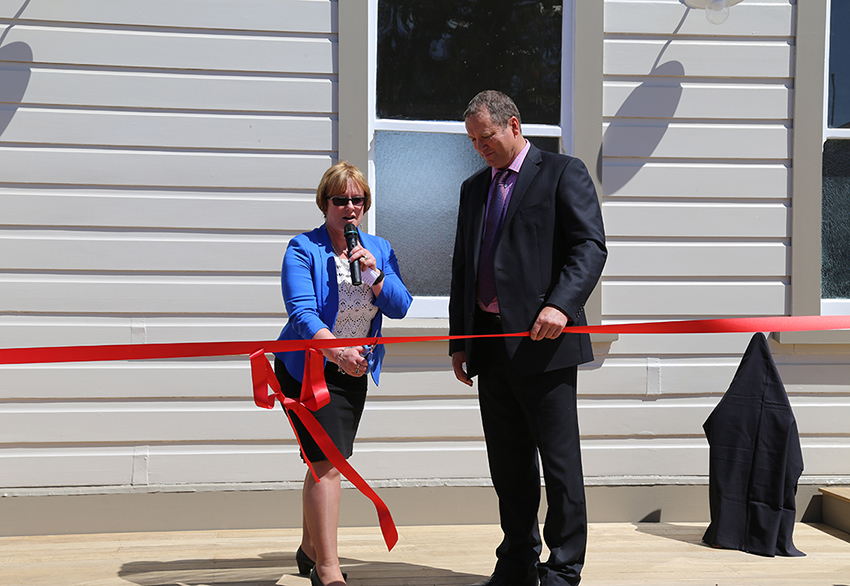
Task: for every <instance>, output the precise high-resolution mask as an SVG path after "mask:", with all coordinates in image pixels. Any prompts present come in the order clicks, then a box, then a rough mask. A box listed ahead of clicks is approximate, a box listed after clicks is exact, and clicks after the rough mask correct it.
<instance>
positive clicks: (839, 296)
mask: <svg viewBox="0 0 850 586" xmlns="http://www.w3.org/2000/svg"><path fill="white" fill-rule="evenodd" d="M827 23H828V27H827V37H826V57H827V64H826V67H825V72H826V83H825V86H826V87H825V91H824V94H825V97H826V107H825V108H824V147H823V166H822V170H823V172H822V177H823V178H822V185H823V187H822V197H823V200H822V208H821V210H822V211H821V218H822V219H821V313H824V314H841V315H845V314H850V60H848V59H847V55H848V54H850V38H848V37H847V27H848V26H850V3H848V2H847V1H846V0H831V2H830V3H829V6H828V11H827Z"/></svg>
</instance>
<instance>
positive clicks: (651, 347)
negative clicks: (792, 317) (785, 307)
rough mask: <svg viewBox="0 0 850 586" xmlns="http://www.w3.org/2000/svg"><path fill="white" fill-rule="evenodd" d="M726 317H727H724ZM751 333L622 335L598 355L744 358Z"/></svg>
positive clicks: (696, 316) (699, 316) (651, 318)
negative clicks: (730, 355)
mask: <svg viewBox="0 0 850 586" xmlns="http://www.w3.org/2000/svg"><path fill="white" fill-rule="evenodd" d="M690 317H692V318H693V319H710V318H714V317H718V316H716V315H709V314H706V315H694V316H690ZM722 317H726V316H722ZM669 319H678V318H677V317H672V316H671V317H666V318H665V317H664V316H660V317H656V318H653V317H650V316H640V317H632V318H624V319H619V320H613V319H606V320H605V323H633V322H640V321H667V320H669ZM751 337H752V334H750V333H744V334H621V335H619V336H618V337H617V340H616V341H614V342H612V343H611V344H610V346H608V347H603V349H600V350H598V351H597V352H598V353H599V354H602V352H603V351H604V355H605V356H606V357H607V356H614V357H632V356H654V357H659V356H660V357H666V356H677V357H678V356H687V355H692V354H696V355H702V356H706V357H717V356H728V355H729V354H730V353H735V354H737V355H738V356H739V357H740V356H741V355H743V353H744V351H745V350H746V349H747V344H749V342H750V338H751Z"/></svg>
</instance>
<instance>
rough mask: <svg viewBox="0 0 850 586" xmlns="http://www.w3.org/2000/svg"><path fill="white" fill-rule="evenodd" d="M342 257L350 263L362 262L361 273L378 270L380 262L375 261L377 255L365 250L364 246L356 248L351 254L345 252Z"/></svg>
mask: <svg viewBox="0 0 850 586" xmlns="http://www.w3.org/2000/svg"><path fill="white" fill-rule="evenodd" d="M340 256H341V257H342V259H343V260H347V261H348V262H353V261H355V260H356V261H360V270H361V272H362V271H365V270H369V269H374V270H378V262H377V261H376V260H375V255H374V254H372V253H371V252H369V251H368V250H366V249H365V248H363V245H362V244H358V245H357V246H355V247H354V248H353V249H352V251H351V252H350V253H349V252H348V251H347V250H344V251H343V252H342V254H341V255H340Z"/></svg>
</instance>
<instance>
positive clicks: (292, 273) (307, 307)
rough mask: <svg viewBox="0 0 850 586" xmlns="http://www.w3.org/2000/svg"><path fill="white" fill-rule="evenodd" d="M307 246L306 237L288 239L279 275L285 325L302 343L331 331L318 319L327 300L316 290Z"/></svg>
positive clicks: (313, 256) (314, 269)
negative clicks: (320, 333) (290, 328)
mask: <svg viewBox="0 0 850 586" xmlns="http://www.w3.org/2000/svg"><path fill="white" fill-rule="evenodd" d="M310 245H311V243H310V241H309V240H307V239H306V238H302V237H296V238H293V239H292V240H290V241H289V246H287V248H286V253H285V254H284V255H283V268H282V269H281V272H280V281H281V288H282V290H283V302H284V305H285V306H286V313H287V315H288V316H289V323H290V324H291V325H292V327H293V328H294V329H295V331H296V332H297V334H298V335H299V336H300V337H301V338H302V339H304V340H312V339H313V337H314V336H315V335H316V332H318V331H319V330H321V329H322V328H328V329H331V328H332V325H328V324H326V323H325V322H324V321H323V320H322V308H323V307H324V305H325V302H326V301H327V300H326V299H323V298H322V296H320V295H319V294H318V293H317V291H316V285H315V283H316V282H317V279H315V276H316V275H315V273H316V271H317V269H318V267H316V266H314V264H315V262H316V261H317V259H316V254H315V252H314V251H312V250H311V246H310Z"/></svg>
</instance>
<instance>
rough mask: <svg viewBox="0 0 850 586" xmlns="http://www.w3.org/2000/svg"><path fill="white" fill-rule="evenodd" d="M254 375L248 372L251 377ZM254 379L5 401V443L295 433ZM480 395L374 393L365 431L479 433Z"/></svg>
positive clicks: (370, 434)
mask: <svg viewBox="0 0 850 586" xmlns="http://www.w3.org/2000/svg"><path fill="white" fill-rule="evenodd" d="M246 378H248V377H246ZM249 382H250V381H249V380H247V381H246V384H245V385H244V386H243V388H244V390H245V393H244V398H243V399H241V400H233V401H228V400H222V401H185V400H182V401H155V402H133V401H122V402H97V403H89V402H85V403H78V402H73V401H69V402H56V403H49V404H44V405H38V404H14V403H12V404H9V403H6V404H3V405H0V444H15V443H24V442H33V438H32V433H31V430H32V429H40V430H41V432H40V434H39V438H38V441H37V443H105V444H114V443H142V444H144V443H148V442H152V443H156V442H205V441H206V442H217V441H223V442H224V441H279V440H287V441H294V439H295V436H294V435H293V433H292V430H291V429H290V428H289V425H288V423H287V420H286V417H285V416H284V415H283V412H282V411H281V410H280V408H277V409H275V410H273V411H270V410H266V409H261V408H259V407H257V406H255V405H254V401H253V398H252V396H251V394H250V384H249ZM482 433H483V432H482V431H481V419H480V417H479V415H478V401H477V400H476V399H474V398H461V399H453V400H434V399H412V398H408V399H405V400H403V401H393V400H377V401H369V402H368V403H367V406H366V411H365V412H364V415H363V420H362V421H361V424H360V428H359V430H358V437H360V438H363V439H395V438H402V439H405V440H407V439H426V438H429V437H442V438H452V437H454V438H478V437H481V436H482Z"/></svg>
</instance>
